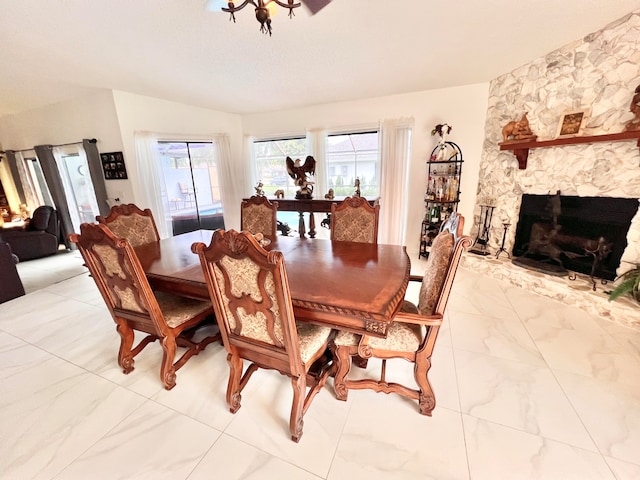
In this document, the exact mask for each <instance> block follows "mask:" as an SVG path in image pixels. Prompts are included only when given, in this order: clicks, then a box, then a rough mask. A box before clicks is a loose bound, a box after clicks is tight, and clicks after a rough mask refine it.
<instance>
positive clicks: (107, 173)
mask: <svg viewBox="0 0 640 480" xmlns="http://www.w3.org/2000/svg"><path fill="white" fill-rule="evenodd" d="M100 161H101V162H102V171H103V172H104V178H105V180H126V179H127V178H129V177H127V167H126V166H125V164H124V157H123V156H122V152H109V153H101V154H100Z"/></svg>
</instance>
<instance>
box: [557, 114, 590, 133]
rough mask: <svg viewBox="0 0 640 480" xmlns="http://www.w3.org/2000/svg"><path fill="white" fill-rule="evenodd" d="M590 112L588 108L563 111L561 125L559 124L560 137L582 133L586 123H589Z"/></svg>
mask: <svg viewBox="0 0 640 480" xmlns="http://www.w3.org/2000/svg"><path fill="white" fill-rule="evenodd" d="M588 113H589V111H588V110H586V109H584V110H576V111H573V112H565V113H563V114H562V116H561V117H560V125H558V137H575V136H578V135H580V134H581V133H582V129H583V128H584V125H585V124H586V123H587V115H588Z"/></svg>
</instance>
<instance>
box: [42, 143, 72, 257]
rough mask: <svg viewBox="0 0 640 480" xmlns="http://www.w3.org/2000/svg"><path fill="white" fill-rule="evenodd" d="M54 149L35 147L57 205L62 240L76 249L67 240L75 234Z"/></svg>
mask: <svg viewBox="0 0 640 480" xmlns="http://www.w3.org/2000/svg"><path fill="white" fill-rule="evenodd" d="M52 149H53V147H52V146H51V145H37V146H35V147H34V150H35V151H36V155H37V156H38V160H39V161H40V166H41V167H42V173H44V179H45V180H46V181H47V186H48V187H49V192H51V198H53V203H55V208H56V210H57V211H58V216H59V217H60V235H61V238H60V240H62V241H63V242H64V244H65V245H66V247H67V248H74V249H75V245H73V244H72V243H71V242H70V241H69V239H68V238H67V237H68V236H69V234H71V233H73V224H72V223H71V214H70V213H69V205H68V204H67V197H66V195H65V194H64V186H63V184H62V178H60V173H59V172H58V167H57V166H56V159H55V158H54V156H53V150H52Z"/></svg>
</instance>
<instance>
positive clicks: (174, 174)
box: [158, 142, 224, 235]
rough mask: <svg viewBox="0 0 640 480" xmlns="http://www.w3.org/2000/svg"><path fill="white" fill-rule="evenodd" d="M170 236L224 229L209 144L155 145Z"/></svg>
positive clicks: (212, 150)
mask: <svg viewBox="0 0 640 480" xmlns="http://www.w3.org/2000/svg"><path fill="white" fill-rule="evenodd" d="M158 149H159V153H160V161H161V165H162V177H163V178H164V182H165V185H164V188H165V191H166V195H167V200H168V204H169V213H170V215H171V227H172V231H173V234H174V235H178V234H180V233H185V232H191V231H194V230H198V229H201V228H204V229H210V230H214V229H216V228H224V220H223V212H222V192H221V190H220V178H219V172H218V163H217V147H216V145H215V144H213V143H210V142H158Z"/></svg>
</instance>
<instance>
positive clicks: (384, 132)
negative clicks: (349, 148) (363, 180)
mask: <svg viewBox="0 0 640 480" xmlns="http://www.w3.org/2000/svg"><path fill="white" fill-rule="evenodd" d="M413 124H414V120H413V118H400V119H392V120H384V121H383V122H382V124H381V128H380V131H381V140H380V142H381V144H380V156H381V158H380V169H381V172H380V224H379V227H378V232H379V233H378V241H379V242H380V243H388V244H394V245H404V244H405V228H406V225H407V192H408V190H409V188H408V177H409V176H408V172H409V159H410V158H411V131H412V129H413Z"/></svg>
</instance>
